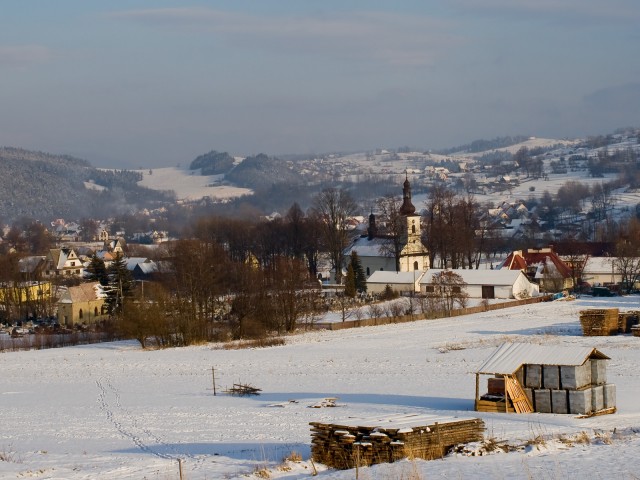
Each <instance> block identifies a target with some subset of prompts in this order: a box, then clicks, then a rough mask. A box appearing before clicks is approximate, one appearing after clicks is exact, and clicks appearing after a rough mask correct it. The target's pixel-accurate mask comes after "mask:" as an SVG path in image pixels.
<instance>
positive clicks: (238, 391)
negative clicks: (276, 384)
mask: <svg viewBox="0 0 640 480" xmlns="http://www.w3.org/2000/svg"><path fill="white" fill-rule="evenodd" d="M260 392H262V389H260V388H256V387H254V386H252V385H249V384H248V383H234V384H233V387H231V388H227V389H226V390H225V391H224V393H228V394H229V395H238V396H240V397H244V396H246V395H260Z"/></svg>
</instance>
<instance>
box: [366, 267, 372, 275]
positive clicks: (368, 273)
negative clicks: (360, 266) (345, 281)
mask: <svg viewBox="0 0 640 480" xmlns="http://www.w3.org/2000/svg"><path fill="white" fill-rule="evenodd" d="M369 275H371V273H370V272H369V267H367V277H368V276H369Z"/></svg>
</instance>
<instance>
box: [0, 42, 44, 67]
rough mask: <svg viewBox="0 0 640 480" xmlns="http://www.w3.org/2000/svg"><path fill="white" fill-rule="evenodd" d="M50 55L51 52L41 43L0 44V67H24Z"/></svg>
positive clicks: (39, 61)
mask: <svg viewBox="0 0 640 480" xmlns="http://www.w3.org/2000/svg"><path fill="white" fill-rule="evenodd" d="M51 57H52V52H51V51H50V50H49V49H48V48H47V47H43V46H41V45H14V46H10V45H0V67H24V66H27V65H31V64H34V63H41V62H44V61H47V60H49V59H50V58H51Z"/></svg>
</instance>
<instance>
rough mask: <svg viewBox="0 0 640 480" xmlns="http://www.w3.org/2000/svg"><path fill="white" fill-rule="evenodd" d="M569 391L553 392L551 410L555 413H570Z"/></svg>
mask: <svg viewBox="0 0 640 480" xmlns="http://www.w3.org/2000/svg"><path fill="white" fill-rule="evenodd" d="M568 402H569V394H568V390H551V410H552V412H553V413H569V405H568Z"/></svg>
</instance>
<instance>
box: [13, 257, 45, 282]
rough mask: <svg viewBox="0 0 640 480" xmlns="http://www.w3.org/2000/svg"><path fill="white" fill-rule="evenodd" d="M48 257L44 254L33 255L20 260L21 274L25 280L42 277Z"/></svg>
mask: <svg viewBox="0 0 640 480" xmlns="http://www.w3.org/2000/svg"><path fill="white" fill-rule="evenodd" d="M46 259H47V257H46V256H44V255H32V256H29V257H23V258H21V259H20V260H18V269H19V270H20V276H21V277H22V278H23V279H25V280H33V279H36V278H41V277H42V275H43V274H44V270H45V266H46V263H47V262H46Z"/></svg>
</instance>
